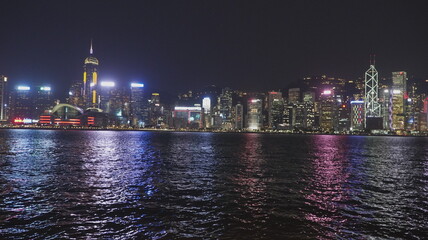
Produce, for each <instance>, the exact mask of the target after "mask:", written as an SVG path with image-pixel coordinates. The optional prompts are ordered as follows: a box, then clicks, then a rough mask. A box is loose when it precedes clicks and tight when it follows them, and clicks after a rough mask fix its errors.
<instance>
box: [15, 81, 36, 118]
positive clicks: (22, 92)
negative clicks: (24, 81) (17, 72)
mask: <svg viewBox="0 0 428 240" xmlns="http://www.w3.org/2000/svg"><path fill="white" fill-rule="evenodd" d="M33 107H34V104H33V99H32V93H31V88H30V87H29V86H24V85H20V86H17V87H16V88H15V89H14V91H13V92H12V96H11V114H10V118H11V120H12V122H13V123H23V121H24V119H30V120H31V119H32V118H33V114H32V113H33V111H32V110H33Z"/></svg>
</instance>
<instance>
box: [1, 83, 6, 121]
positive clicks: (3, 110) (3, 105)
mask: <svg viewBox="0 0 428 240" xmlns="http://www.w3.org/2000/svg"><path fill="white" fill-rule="evenodd" d="M6 88H7V77H6V76H3V75H1V76H0V121H6V120H7V116H6V108H7V96H6V93H7V91H6Z"/></svg>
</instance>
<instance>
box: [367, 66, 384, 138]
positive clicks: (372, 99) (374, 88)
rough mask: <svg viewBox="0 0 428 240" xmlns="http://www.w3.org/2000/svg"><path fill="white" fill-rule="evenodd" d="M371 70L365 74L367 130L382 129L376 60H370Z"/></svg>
mask: <svg viewBox="0 0 428 240" xmlns="http://www.w3.org/2000/svg"><path fill="white" fill-rule="evenodd" d="M370 61H371V63H370V68H369V69H368V70H367V71H366V73H365V78H364V79H365V82H364V98H365V99H364V114H365V128H366V129H382V128H383V126H382V120H383V118H382V117H381V105H380V104H379V81H378V72H377V70H376V68H375V65H374V60H373V61H372V60H371V59H370Z"/></svg>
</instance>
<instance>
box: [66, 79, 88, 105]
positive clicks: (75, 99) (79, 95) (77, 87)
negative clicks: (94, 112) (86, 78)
mask: <svg viewBox="0 0 428 240" xmlns="http://www.w3.org/2000/svg"><path fill="white" fill-rule="evenodd" d="M67 103H69V104H71V105H73V106H77V107H80V108H85V102H84V96H83V82H82V81H81V80H79V81H76V82H74V83H73V85H71V87H70V89H69V90H68V97H67Z"/></svg>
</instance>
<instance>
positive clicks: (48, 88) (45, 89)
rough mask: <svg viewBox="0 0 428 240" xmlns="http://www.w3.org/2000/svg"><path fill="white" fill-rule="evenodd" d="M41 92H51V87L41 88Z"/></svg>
mask: <svg viewBox="0 0 428 240" xmlns="http://www.w3.org/2000/svg"><path fill="white" fill-rule="evenodd" d="M40 90H42V91H50V90H51V87H41V88H40Z"/></svg>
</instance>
